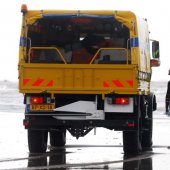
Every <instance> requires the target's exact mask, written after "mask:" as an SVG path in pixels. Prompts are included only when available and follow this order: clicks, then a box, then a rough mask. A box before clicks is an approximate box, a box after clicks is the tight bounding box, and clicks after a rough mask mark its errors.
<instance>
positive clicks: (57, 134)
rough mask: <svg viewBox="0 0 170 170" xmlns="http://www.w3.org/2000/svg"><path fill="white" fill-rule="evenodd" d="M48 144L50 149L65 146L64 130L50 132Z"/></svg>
mask: <svg viewBox="0 0 170 170" xmlns="http://www.w3.org/2000/svg"><path fill="white" fill-rule="evenodd" d="M50 144H51V146H52V147H58V146H65V144H66V129H61V130H53V131H50Z"/></svg>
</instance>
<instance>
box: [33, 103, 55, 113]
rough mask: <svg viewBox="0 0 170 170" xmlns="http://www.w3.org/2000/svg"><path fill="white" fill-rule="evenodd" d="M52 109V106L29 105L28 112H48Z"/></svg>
mask: <svg viewBox="0 0 170 170" xmlns="http://www.w3.org/2000/svg"><path fill="white" fill-rule="evenodd" d="M53 109H54V105H53V104H43V105H42V104H36V105H35V104H34V105H30V111H39V110H40V111H49V110H53Z"/></svg>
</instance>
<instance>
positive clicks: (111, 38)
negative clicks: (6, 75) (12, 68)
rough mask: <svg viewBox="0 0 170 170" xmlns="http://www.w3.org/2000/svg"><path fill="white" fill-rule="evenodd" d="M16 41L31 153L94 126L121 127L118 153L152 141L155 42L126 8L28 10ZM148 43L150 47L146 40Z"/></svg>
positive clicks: (147, 145)
mask: <svg viewBox="0 0 170 170" xmlns="http://www.w3.org/2000/svg"><path fill="white" fill-rule="evenodd" d="M21 12H22V14H23V20H22V27H21V36H20V48H19V66H18V70H19V92H20V93H23V94H24V104H25V118H24V120H23V124H24V127H25V129H27V131H28V146H29V151H30V152H45V151H46V149H47V140H48V133H49V138H50V145H51V146H52V147H57V146H64V145H65V144H66V131H69V132H70V133H71V135H72V136H74V137H76V138H79V137H83V136H85V135H86V134H87V133H88V132H90V131H91V130H92V129H94V128H96V127H104V128H107V129H110V130H116V131H123V150H124V153H125V154H133V153H135V154H136V153H140V152H141V151H142V150H144V149H151V148H152V112H153V111H154V110H156V108H157V104H156V97H155V95H154V94H153V93H151V92H150V82H151V75H152V67H156V66H159V65H160V59H159V42H158V41H156V40H150V39H149V30H148V25H147V20H146V19H141V18H138V17H137V16H136V15H135V14H134V13H133V12H130V11H116V10H115V11H110V10H108V11H103V10H94V11H93V10H83V11H77V10H28V9H27V6H26V5H22V7H21ZM151 45H152V48H150V46H151Z"/></svg>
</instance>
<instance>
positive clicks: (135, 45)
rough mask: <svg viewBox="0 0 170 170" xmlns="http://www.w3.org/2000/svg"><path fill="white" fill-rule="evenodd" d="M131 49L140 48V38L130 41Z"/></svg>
mask: <svg viewBox="0 0 170 170" xmlns="http://www.w3.org/2000/svg"><path fill="white" fill-rule="evenodd" d="M130 47H139V38H138V37H136V38H131V39H130Z"/></svg>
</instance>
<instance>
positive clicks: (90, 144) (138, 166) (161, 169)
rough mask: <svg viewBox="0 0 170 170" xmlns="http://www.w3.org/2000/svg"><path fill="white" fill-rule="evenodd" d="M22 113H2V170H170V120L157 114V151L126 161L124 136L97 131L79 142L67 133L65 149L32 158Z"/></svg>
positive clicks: (155, 133) (155, 127)
mask: <svg viewBox="0 0 170 170" xmlns="http://www.w3.org/2000/svg"><path fill="white" fill-rule="evenodd" d="M23 116H24V115H23V114H22V113H8V112H6V113H5V112H4V113H0V122H1V123H0V133H1V135H0V169H31V170H32V169H61V170H64V169H71V170H72V169H86V170H87V169H113V170H170V149H169V148H168V146H170V118H169V117H167V116H165V115H164V114H160V113H159V112H155V113H154V128H153V129H154V131H153V150H152V151H149V152H143V153H142V154H141V155H138V156H132V157H130V156H129V157H124V154H123V148H122V133H121V132H115V131H110V130H106V129H103V128H99V129H97V134H96V135H94V134H93V132H90V133H89V134H88V135H87V136H85V137H84V138H80V139H79V140H76V139H75V138H73V137H71V135H70V134H69V133H67V144H66V147H64V148H52V149H51V148H48V151H47V152H46V153H44V154H34V155H33V154H29V152H28V146H27V133H26V130H24V128H23V126H22V119H23Z"/></svg>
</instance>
